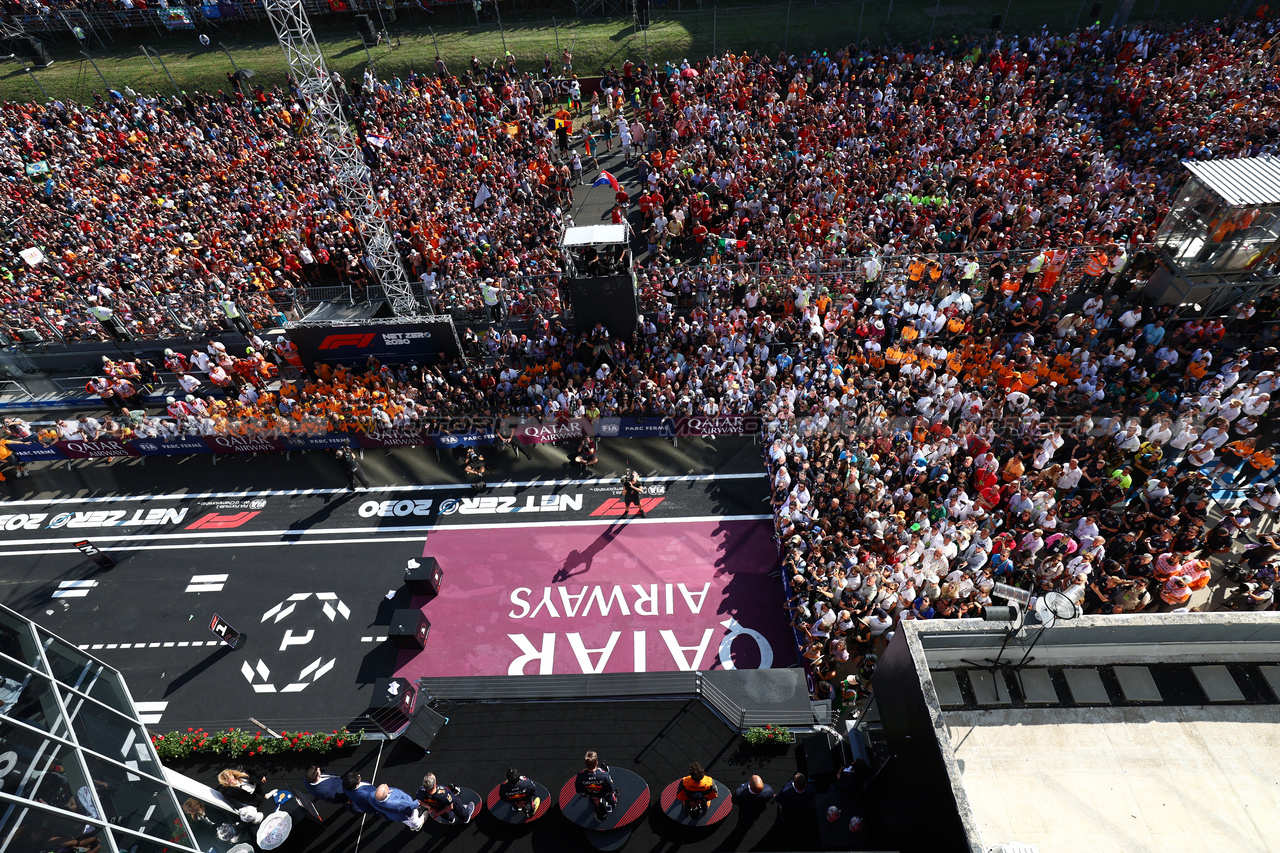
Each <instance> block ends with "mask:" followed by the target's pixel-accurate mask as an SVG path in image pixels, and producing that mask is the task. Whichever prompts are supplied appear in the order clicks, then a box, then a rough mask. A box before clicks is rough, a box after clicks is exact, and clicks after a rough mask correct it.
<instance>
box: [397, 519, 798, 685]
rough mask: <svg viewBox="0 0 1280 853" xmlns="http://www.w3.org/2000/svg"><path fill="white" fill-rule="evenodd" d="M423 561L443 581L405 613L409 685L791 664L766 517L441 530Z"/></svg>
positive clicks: (402, 670) (404, 670)
mask: <svg viewBox="0 0 1280 853" xmlns="http://www.w3.org/2000/svg"><path fill="white" fill-rule="evenodd" d="M423 556H424V557H434V558H435V559H436V560H438V561H439V564H440V566H441V568H443V569H444V580H443V583H442V585H441V589H440V593H439V595H437V596H435V597H433V598H427V597H425V596H419V597H415V598H414V599H413V601H412V603H411V606H412V607H415V608H420V609H421V610H422V612H423V613H424V614H426V616H427V618H428V620H430V623H431V630H430V633H429V635H428V638H427V644H426V648H425V649H424V650H421V651H401V652H400V656H399V660H398V661H397V669H396V675H398V676H401V677H404V678H409V679H418V678H421V677H424V676H459V675H468V676H472V675H552V674H556V675H561V674H581V673H601V672H664V671H690V670H707V669H755V668H770V667H787V666H790V665H792V664H794V663H795V662H796V648H795V640H794V638H793V636H792V632H791V629H790V628H789V627H788V620H787V618H786V611H785V610H784V608H783V606H782V595H781V589H782V587H781V581H780V580H779V579H778V577H777V575H776V572H777V566H778V552H777V548H776V544H775V543H774V542H773V540H772V537H771V524H770V522H769V521H767V520H762V519H758V518H751V519H740V520H735V519H732V518H722V519H693V520H675V519H657V518H650V519H637V518H635V517H634V516H632V517H631V518H628V519H618V520H614V521H613V522H612V523H610V522H607V521H605V520H603V519H602V520H601V521H600V522H598V523H596V522H591V523H580V522H569V523H555V522H552V523H545V522H544V523H529V524H504V525H500V526H499V525H494V526H491V527H489V526H486V527H479V526H475V525H472V526H465V527H461V526H460V527H445V528H438V529H436V530H433V531H431V532H430V534H429V535H428V538H427V542H426V545H425V547H424V549H423ZM771 575H773V576H772V577H771Z"/></svg>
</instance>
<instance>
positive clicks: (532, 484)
mask: <svg viewBox="0 0 1280 853" xmlns="http://www.w3.org/2000/svg"><path fill="white" fill-rule="evenodd" d="M767 476H768V474H767V473H766V472H764V471H758V472H756V471H749V472H743V473H738V474H681V475H679V476H671V477H644V478H643V479H644V482H646V483H684V482H694V481H699V482H701V481H707V480H710V481H717V480H759V479H763V478H765V477H767ZM621 482H622V479H621V478H619V477H588V478H587V479H585V480H573V479H564V480H521V481H515V480H508V481H504V482H501V483H492V482H491V483H489V486H490V487H491V488H498V489H502V488H506V489H528V488H537V487H548V486H550V487H553V488H554V487H561V486H609V485H618V484H619V483H621ZM468 485H470V484H469V483H433V484H430V485H417V486H373V487H372V488H368V489H364V490H363V491H361V492H357V493H356V494H373V493H377V492H392V493H396V492H424V491H437V490H447V489H466V488H467V486H468ZM347 493H349V490H348V489H279V490H269V491H257V492H197V493H191V494H183V493H175V494H170V495H108V496H104V497H97V498H30V499H27V500H21V501H0V507H6V506H43V505H45V504H91V503H112V502H121V501H183V500H197V499H211V498H219V499H223V500H237V499H243V498H271V497H294V496H296V495H340V494H347Z"/></svg>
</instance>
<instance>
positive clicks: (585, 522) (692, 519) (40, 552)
mask: <svg viewBox="0 0 1280 853" xmlns="http://www.w3.org/2000/svg"><path fill="white" fill-rule="evenodd" d="M772 518H773V516H772V515H703V516H686V517H680V518H627V519H626V520H625V521H626V523H627V524H646V525H647V524H684V523H700V522H707V521H767V520H769V519H772ZM620 521H623V519H621V518H607V517H606V518H591V519H582V520H578V521H529V522H525V523H514V524H434V525H424V526H419V527H382V528H367V527H364V528H346V530H350V531H351V532H369V531H371V530H386V531H388V532H391V533H401V532H404V531H406V530H416V531H422V533H424V534H425V533H426V532H428V531H431V530H439V529H441V528H450V529H456V530H504V529H510V528H513V527H589V526H592V525H595V526H605V527H611V526H613V525H614V524H617V523H619V522H620ZM343 532H344V530H343V529H338V530H264V531H255V532H240V533H237V532H235V531H226V532H222V533H217V532H212V533H204V534H203V535H205V536H237V535H238V536H271V535H278V536H301V535H305V534H308V533H312V534H319V535H330V536H331V535H335V534H340V533H343ZM199 535H202V534H200V533H156V534H150V535H148V536H94V537H93V540H94V541H95V542H117V541H122V540H123V541H125V542H126V545H125V546H124V547H122V548H121V549H120V550H122V551H173V550H179V549H184V548H192V547H197V548H270V547H275V546H279V545H285V546H291V545H347V544H356V543H364V542H422V541H423V536H421V535H420V536H400V537H396V536H376V537H370V538H366V539H278V540H272V541H270V542H200V543H191V542H180V543H179V542H175V543H173V544H171V545H136V546H135V545H128V544H127V543H128V542H130V541H135V540H138V539H144V538H146V539H176V538H187V537H190V536H199ZM83 539H84V537H73V538H70V539H45V540H30V541H28V542H15V543H13V544H15V545H19V546H21V545H24V544H50V543H65V544H66V545H67V546H71V545H72V544H73V543H75V542H80V541H83ZM4 544H7V543H4ZM0 547H2V544H0ZM71 553H76V552H75V550H74V548H72V547H66V548H46V549H33V550H25V551H8V550H0V557H34V556H44V555H51V554H71Z"/></svg>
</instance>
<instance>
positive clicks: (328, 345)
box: [320, 333, 373, 349]
mask: <svg viewBox="0 0 1280 853" xmlns="http://www.w3.org/2000/svg"><path fill="white" fill-rule="evenodd" d="M371 341H373V334H372V333H370V334H366V335H329V336H328V337H327V338H325V339H324V340H323V341H321V342H320V349H337V348H338V347H367V346H368V345H369V344H370V342H371Z"/></svg>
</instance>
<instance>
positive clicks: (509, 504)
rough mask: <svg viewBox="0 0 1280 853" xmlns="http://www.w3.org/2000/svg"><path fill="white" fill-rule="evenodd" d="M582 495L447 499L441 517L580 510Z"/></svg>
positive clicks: (441, 506)
mask: <svg viewBox="0 0 1280 853" xmlns="http://www.w3.org/2000/svg"><path fill="white" fill-rule="evenodd" d="M582 497H583V496H582V495H541V496H538V495H521V496H519V497H511V496H508V497H497V496H485V497H480V498H457V499H455V498H448V499H446V500H443V501H441V502H440V514H441V515H453V514H454V513H457V514H458V515H507V514H509V513H516V512H523V513H534V512H568V511H569V510H581V509H582Z"/></svg>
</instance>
